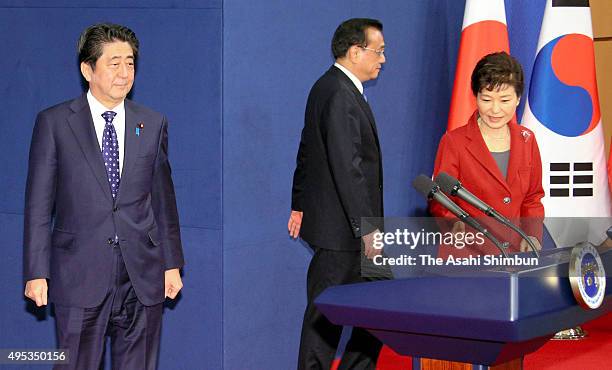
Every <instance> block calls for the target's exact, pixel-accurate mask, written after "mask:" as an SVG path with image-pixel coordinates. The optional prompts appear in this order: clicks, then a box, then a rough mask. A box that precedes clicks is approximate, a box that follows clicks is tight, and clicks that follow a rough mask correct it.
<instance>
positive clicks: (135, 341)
mask: <svg viewBox="0 0 612 370" xmlns="http://www.w3.org/2000/svg"><path fill="white" fill-rule="evenodd" d="M113 252H114V258H115V261H114V262H115V263H114V264H113V270H112V273H111V275H110V276H108V277H101V278H109V279H112V283H111V288H110V289H109V291H108V293H107V295H106V296H105V297H104V300H103V301H102V303H101V304H100V305H99V306H96V307H93V308H81V307H68V306H62V305H58V304H56V305H55V321H56V327H57V338H58V348H60V349H67V350H68V357H69V360H70V361H69V364H67V365H56V366H55V367H54V369H79V370H81V369H99V368H101V367H103V366H102V359H103V356H104V349H105V342H106V336H109V337H110V338H111V362H112V368H113V369H116V370H119V369H129V370H136V369H156V367H157V357H158V350H159V337H160V333H161V320H162V310H163V304H162V303H159V304H156V305H153V306H145V305H143V304H142V303H140V301H139V300H138V298H137V297H136V293H135V292H134V288H133V287H132V284H131V283H130V278H129V276H128V273H127V270H126V268H125V264H124V262H123V258H122V256H121V250H120V248H119V246H115V247H114V248H113Z"/></svg>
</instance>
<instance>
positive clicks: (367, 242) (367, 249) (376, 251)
mask: <svg viewBox="0 0 612 370" xmlns="http://www.w3.org/2000/svg"><path fill="white" fill-rule="evenodd" d="M376 233H380V230H378V229H376V230H374V231H372V232H371V233H369V234H368V235H364V236H363V237H362V239H363V246H364V250H363V252H364V254H365V256H366V257H368V258H369V259H374V257H376V256H379V255H381V254H382V248H376V247H374V234H376Z"/></svg>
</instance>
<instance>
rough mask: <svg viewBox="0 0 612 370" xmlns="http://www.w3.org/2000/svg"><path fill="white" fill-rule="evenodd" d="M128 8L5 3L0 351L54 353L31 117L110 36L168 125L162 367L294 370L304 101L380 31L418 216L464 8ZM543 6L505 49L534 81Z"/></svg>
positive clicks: (510, 10) (386, 105)
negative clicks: (174, 203)
mask: <svg viewBox="0 0 612 370" xmlns="http://www.w3.org/2000/svg"><path fill="white" fill-rule="evenodd" d="M125 3H126V2H125V1H119V0H114V1H106V2H105V4H104V7H100V5H99V4H98V3H97V2H94V1H92V0H89V1H88V0H78V1H69V0H63V1H60V0H55V1H43V0H30V1H8V0H0V41H1V42H2V45H3V46H4V48H3V49H4V53H3V58H0V70H2V71H3V73H2V79H1V80H0V101H1V102H2V104H1V106H2V112H3V114H2V115H0V155H1V156H2V158H5V159H8V160H4V161H0V171H1V173H2V174H3V176H2V179H3V180H4V181H3V185H4V191H3V192H2V194H1V195H0V232H1V233H2V234H1V235H3V243H2V248H3V256H4V258H3V259H1V260H0V286H1V287H2V292H3V294H4V299H3V301H2V303H1V304H0V332H1V333H2V335H0V348H19V347H23V348H49V347H52V346H54V341H55V339H54V331H53V320H52V319H51V318H50V317H49V316H48V315H46V313H47V311H46V310H36V309H33V308H32V306H31V305H28V304H27V303H26V301H25V299H23V298H22V295H23V286H22V283H21V244H22V235H21V234H22V218H23V193H24V186H25V175H26V170H27V168H26V164H27V153H28V149H29V141H30V135H31V130H32V127H33V121H34V117H35V114H36V112H38V111H39V110H41V109H43V108H45V107H47V106H49V105H52V104H55V103H58V102H60V101H63V100H67V99H71V98H73V97H75V96H77V95H78V94H79V93H80V92H81V86H80V77H79V72H78V66H77V61H76V53H75V44H76V39H77V37H78V35H79V33H80V32H81V31H82V30H83V29H84V28H85V27H86V26H87V25H89V24H91V23H95V22H100V21H112V22H116V23H123V24H126V25H128V26H130V27H131V28H132V29H134V31H135V32H136V33H137V35H138V37H139V38H140V41H141V59H140V61H139V64H138V71H137V77H136V83H135V87H134V92H133V94H132V98H133V99H134V100H136V101H138V102H141V103H143V104H145V105H147V106H150V107H152V108H154V109H156V110H158V111H161V112H164V113H165V114H167V115H168V117H169V120H170V159H171V162H172V165H173V176H174V180H175V185H176V191H177V197H178V202H179V204H178V206H179V212H180V216H181V225H182V233H183V240H184V248H185V255H186V260H187V267H186V268H185V277H184V282H185V289H184V292H183V294H182V297H181V299H180V300H179V301H178V302H177V303H176V304H173V305H170V306H168V307H167V309H166V312H165V317H164V328H163V339H162V351H161V354H160V357H161V360H160V361H161V362H160V368H161V369H195V368H198V369H200V368H201V369H221V368H225V369H266V370H267V369H290V368H294V367H295V362H296V357H297V348H298V342H299V331H300V326H301V319H302V315H303V310H304V307H305V277H306V270H307V266H308V262H309V260H310V256H311V254H310V252H309V250H308V249H307V248H306V247H305V246H304V245H303V244H301V243H300V242H295V241H292V240H290V239H289V237H288V236H287V232H286V222H287V217H288V213H289V207H290V190H291V177H292V174H293V169H294V163H295V154H296V151H297V145H298V142H299V135H300V131H301V128H302V125H303V114H304V107H305V101H306V96H307V94H308V91H309V89H310V87H311V86H312V84H313V83H314V81H315V80H316V79H317V78H318V77H319V76H320V75H321V74H322V73H323V72H324V71H325V70H326V69H327V68H328V67H329V66H330V65H331V63H332V62H333V61H332V57H331V52H330V40H331V36H332V34H333V32H334V30H335V28H336V27H337V25H338V24H339V23H340V22H341V21H343V20H345V19H348V18H351V17H373V18H378V19H381V20H382V21H383V23H384V27H385V28H384V31H385V32H384V34H385V41H386V44H387V48H388V52H387V53H386V56H387V64H386V65H385V67H384V70H383V71H382V73H381V76H380V78H379V79H378V80H377V81H375V82H373V83H368V84H366V92H367V94H368V99H369V102H370V104H371V106H372V108H373V111H374V114H375V115H376V118H377V123H378V128H379V133H380V141H381V145H382V148H383V162H384V171H385V209H386V211H387V214H388V215H394V216H403V215H414V214H421V213H422V212H423V209H424V206H425V203H424V201H422V200H421V199H420V196H419V195H418V194H417V193H416V192H415V191H413V190H412V189H411V187H410V182H411V181H412V179H413V178H414V177H415V176H416V175H418V174H420V173H426V174H429V173H431V170H432V166H433V159H434V156H435V151H436V148H437V143H438V140H439V139H440V137H441V135H442V134H443V132H444V131H445V129H446V118H447V114H448V105H449V102H450V91H451V88H452V83H453V78H454V65H455V61H456V56H457V50H458V46H459V36H460V31H461V23H462V18H463V9H464V2H463V1H454V0H436V1H431V0H412V1H405V0H389V1H385V2H380V1H374V0H360V1H354V0H338V1H333V2H329V1H322V0H313V1H308V2H303V1H296V0H291V1H288V0H267V1H259V2H257V1H246V0H224V1H223V0H199V1H198V0H182V1H180V0H174V1H172V0H154V1H146V0H135V1H131V2H129V6H126V5H125ZM544 3H545V0H537V1H532V0H512V1H510V0H507V1H506V12H507V19H508V23H509V34H510V41H511V52H512V53H513V54H514V55H516V56H517V57H518V58H519V60H520V61H521V62H522V63H523V66H524V67H525V70H526V75H527V77H529V75H530V71H531V63H532V60H533V56H534V53H535V47H536V43H537V37H538V32H539V27H540V22H541V17H542V13H543V9H544ZM527 80H528V79H527ZM527 82H528V81H527ZM521 111H522V107H521ZM32 368H36V369H40V368H41V367H39V366H36V367H32Z"/></svg>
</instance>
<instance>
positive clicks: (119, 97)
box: [24, 24, 184, 369]
mask: <svg viewBox="0 0 612 370" xmlns="http://www.w3.org/2000/svg"><path fill="white" fill-rule="evenodd" d="M138 45H139V43H138V39H137V38H136V35H135V34H134V32H132V31H131V30H130V29H129V28H127V27H124V26H119V25H114V24H97V25H93V26H91V27H89V28H87V29H86V30H85V31H84V32H83V33H82V34H81V37H80V39H79V44H78V54H79V62H80V69H81V73H82V75H83V77H84V78H85V79H86V80H87V82H88V84H89V91H88V92H87V94H85V95H82V96H81V97H79V98H76V99H74V100H71V101H67V102H64V103H61V104H58V105H56V106H53V107H51V108H48V109H46V110H44V111H42V112H40V113H39V114H38V117H37V119H36V124H35V127H34V132H33V135H32V144H31V147H30V160H29V169H28V179H27V188H26V204H25V227H24V278H25V281H26V288H25V295H26V296H27V297H29V298H30V299H32V300H33V301H35V302H36V305H37V306H42V305H46V304H47V282H48V287H49V300H50V301H51V302H53V303H54V305H55V318H56V325H57V336H58V347H59V348H60V349H68V351H69V358H70V363H69V364H68V365H67V366H66V368H71V369H97V368H98V367H99V364H100V363H101V361H102V355H103V350H104V339H105V336H106V335H109V336H110V337H111V348H112V353H111V354H112V365H113V368H114V369H154V368H155V367H156V363H157V352H158V348H159V335H160V329H161V315H162V308H163V307H162V305H163V301H164V299H165V297H169V298H171V299H174V298H175V297H176V295H177V293H178V292H179V290H180V289H181V288H182V282H181V276H180V272H179V269H180V268H181V267H182V266H183V263H184V262H183V251H182V247H181V239H180V232H179V220H178V214H177V209H176V200H175V194H174V186H173V184H172V179H171V176H170V165H169V163H168V156H167V154H168V152H167V149H168V134H167V120H166V118H165V117H164V116H163V115H161V114H159V113H156V112H154V111H152V110H150V109H148V108H145V107H143V106H141V105H138V104H136V103H134V102H132V101H130V100H127V99H126V96H127V94H128V93H129V92H130V89H131V88H132V84H133V82H134V70H135V65H136V60H137V57H138Z"/></svg>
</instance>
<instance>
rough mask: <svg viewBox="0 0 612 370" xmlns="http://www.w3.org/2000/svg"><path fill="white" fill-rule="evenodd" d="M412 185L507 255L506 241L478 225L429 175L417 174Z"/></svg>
mask: <svg viewBox="0 0 612 370" xmlns="http://www.w3.org/2000/svg"><path fill="white" fill-rule="evenodd" d="M412 186H413V187H414V188H415V189H416V190H417V191H418V192H419V193H421V194H423V196H425V198H427V199H433V200H435V201H436V202H438V203H440V204H441V205H442V207H444V208H446V209H448V210H449V211H450V212H451V213H452V214H454V215H455V216H457V218H459V219H460V220H461V221H463V222H465V223H466V224H468V225H470V226H471V227H473V228H474V229H476V230H478V231H480V232H481V233H482V234H483V235H484V236H485V237H487V238H488V239H489V240H491V241H492V242H493V244H495V246H496V247H497V248H498V249H499V251H500V252H501V254H502V255H503V256H504V257H508V253H507V252H506V248H507V246H508V243H507V242H505V243H502V242H500V241H499V240H498V239H497V238H496V237H495V236H494V235H493V234H491V233H490V232H489V231H488V230H487V229H485V228H484V227H482V225H480V224H479V223H478V221H476V220H475V219H473V218H472V217H470V215H469V214H468V213H467V212H466V211H464V210H463V209H462V208H461V207H459V206H458V205H457V204H456V203H455V202H453V201H452V200H451V199H450V198H449V197H447V196H446V194H444V193H443V192H442V191H441V190H440V187H439V186H438V184H436V183H435V182H434V181H432V180H431V179H430V178H429V177H427V176H425V175H419V176H417V177H416V178H415V179H414V180H413V181H412Z"/></svg>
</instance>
